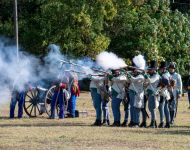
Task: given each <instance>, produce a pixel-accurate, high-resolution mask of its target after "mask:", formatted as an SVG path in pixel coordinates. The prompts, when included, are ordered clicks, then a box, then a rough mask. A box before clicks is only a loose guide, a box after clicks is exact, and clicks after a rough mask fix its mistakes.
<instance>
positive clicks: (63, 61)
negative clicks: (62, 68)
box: [59, 59, 83, 67]
mask: <svg viewBox="0 0 190 150" xmlns="http://www.w3.org/2000/svg"><path fill="white" fill-rule="evenodd" d="M59 61H60V62H62V63H63V64H64V63H65V64H71V65H73V66H78V67H83V66H82V65H79V64H75V63H73V62H71V61H65V60H62V59H60V60H59Z"/></svg>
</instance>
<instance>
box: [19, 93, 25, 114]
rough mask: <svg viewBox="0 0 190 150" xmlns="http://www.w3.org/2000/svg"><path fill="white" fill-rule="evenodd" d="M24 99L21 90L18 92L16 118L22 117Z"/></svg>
mask: <svg viewBox="0 0 190 150" xmlns="http://www.w3.org/2000/svg"><path fill="white" fill-rule="evenodd" d="M24 101H25V93H24V92H21V93H20V94H19V101H18V118H22V115H23V106H24Z"/></svg>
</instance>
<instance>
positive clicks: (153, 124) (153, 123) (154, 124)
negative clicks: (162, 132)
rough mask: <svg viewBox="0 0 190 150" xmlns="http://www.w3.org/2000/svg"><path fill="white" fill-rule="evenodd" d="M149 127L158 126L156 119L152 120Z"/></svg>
mask: <svg viewBox="0 0 190 150" xmlns="http://www.w3.org/2000/svg"><path fill="white" fill-rule="evenodd" d="M149 127H150V128H156V127H157V125H156V121H151V123H150V126H149Z"/></svg>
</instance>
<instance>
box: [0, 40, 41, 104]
mask: <svg viewBox="0 0 190 150" xmlns="http://www.w3.org/2000/svg"><path fill="white" fill-rule="evenodd" d="M19 57H20V59H19V61H18V59H17V55H16V47H15V46H9V41H8V40H7V39H5V38H0V85H1V88H0V98H1V104H2V103H6V102H7V101H9V100H10V92H11V91H13V90H15V89H16V90H18V91H22V90H24V89H25V88H26V84H27V83H29V82H34V81H35V80H36V76H35V75H34V73H35V70H34V69H35V68H34V64H35V63H36V60H37V59H36V58H35V57H33V56H31V55H28V54H27V53H24V52H19Z"/></svg>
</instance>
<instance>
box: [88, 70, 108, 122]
mask: <svg viewBox="0 0 190 150" xmlns="http://www.w3.org/2000/svg"><path fill="white" fill-rule="evenodd" d="M89 78H90V80H91V82H90V92H91V96H92V101H93V106H94V108H95V111H96V120H95V122H94V124H93V125H94V126H101V125H102V109H103V117H104V118H103V124H106V125H109V124H110V121H109V109H108V102H109V97H108V93H107V92H108V91H106V90H108V77H107V73H104V74H97V75H89Z"/></svg>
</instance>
